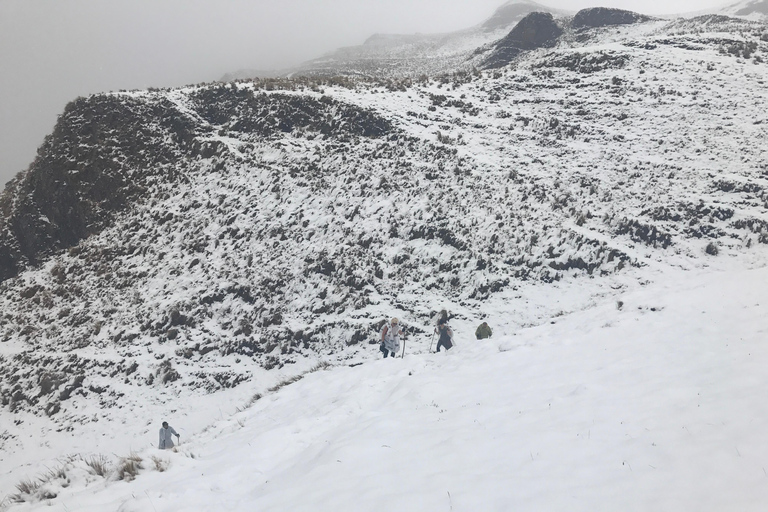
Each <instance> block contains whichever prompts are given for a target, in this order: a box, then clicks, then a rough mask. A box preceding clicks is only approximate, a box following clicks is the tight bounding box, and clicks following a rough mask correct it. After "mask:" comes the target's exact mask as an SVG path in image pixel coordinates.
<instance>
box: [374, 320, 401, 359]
mask: <svg viewBox="0 0 768 512" xmlns="http://www.w3.org/2000/svg"><path fill="white" fill-rule="evenodd" d="M402 334H403V330H402V329H401V328H400V321H399V320H398V319H397V318H393V319H392V321H391V322H390V323H389V324H384V327H383V328H382V329H381V346H380V347H379V350H381V353H382V354H384V359H386V358H387V356H390V357H395V354H397V352H398V351H399V350H400V336H402Z"/></svg>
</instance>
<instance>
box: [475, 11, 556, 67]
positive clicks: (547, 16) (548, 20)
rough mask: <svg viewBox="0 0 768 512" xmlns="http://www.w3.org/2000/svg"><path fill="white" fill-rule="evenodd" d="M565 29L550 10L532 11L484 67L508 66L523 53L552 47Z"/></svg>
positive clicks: (495, 50)
mask: <svg viewBox="0 0 768 512" xmlns="http://www.w3.org/2000/svg"><path fill="white" fill-rule="evenodd" d="M562 33H563V29H562V28H560V26H559V25H558V24H557V23H556V22H555V19H554V17H553V16H552V14H551V13H548V12H532V13H531V14H529V15H528V16H526V17H525V18H523V19H522V20H520V23H518V24H517V25H516V26H515V28H513V29H512V31H511V32H510V33H509V34H507V36H506V37H504V38H503V39H502V40H501V41H499V42H498V43H496V45H495V47H494V50H493V51H492V52H491V54H490V55H489V56H488V58H487V59H486V60H485V62H484V65H483V67H485V68H499V67H502V66H506V65H507V64H509V63H510V62H511V61H512V60H513V59H515V58H516V57H518V56H519V55H520V54H521V53H523V52H525V51H530V50H536V49H538V48H545V47H552V46H554V45H555V43H556V42H557V38H558V37H560V36H561V35H562Z"/></svg>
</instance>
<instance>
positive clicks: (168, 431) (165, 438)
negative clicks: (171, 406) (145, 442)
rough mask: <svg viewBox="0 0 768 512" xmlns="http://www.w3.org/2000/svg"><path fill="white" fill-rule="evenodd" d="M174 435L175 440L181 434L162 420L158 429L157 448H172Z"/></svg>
mask: <svg viewBox="0 0 768 512" xmlns="http://www.w3.org/2000/svg"><path fill="white" fill-rule="evenodd" d="M171 436H176V441H177V442H178V440H179V439H180V437H181V436H179V434H177V433H176V431H175V430H174V429H173V427H172V426H170V425H168V422H167V421H164V422H163V428H161V429H160V445H159V446H158V448H160V449H161V450H167V449H169V448H173V437H171Z"/></svg>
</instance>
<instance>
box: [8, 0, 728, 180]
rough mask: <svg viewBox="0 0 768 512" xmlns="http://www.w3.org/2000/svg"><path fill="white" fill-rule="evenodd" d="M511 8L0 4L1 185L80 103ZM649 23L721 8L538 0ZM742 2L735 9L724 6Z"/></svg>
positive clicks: (121, 0)
mask: <svg viewBox="0 0 768 512" xmlns="http://www.w3.org/2000/svg"><path fill="white" fill-rule="evenodd" d="M503 3H505V0H109V1H106V0H0V185H2V184H4V183H5V182H6V181H8V180H9V179H11V178H12V177H13V176H14V175H15V174H16V173H17V172H19V171H22V170H24V169H26V167H27V166H28V165H29V163H30V162H31V161H32V160H33V158H34V156H35V152H36V149H37V147H38V146H39V145H40V144H41V143H42V140H43V138H44V137H45V135H46V134H48V133H50V132H51V130H52V129H53V126H54V124H55V122H56V116H57V115H58V114H59V113H60V112H61V111H62V110H63V108H64V106H65V105H66V104H67V103H68V102H69V101H71V100H73V99H75V98H76V97H78V96H84V95H87V94H91V93H96V92H103V91H110V90H119V89H136V88H147V87H166V86H179V85H185V84H189V83H197V82H203V81H212V80H216V79H218V78H220V77H221V76H222V75H224V74H225V73H227V72H232V71H237V70H239V69H264V70H267V69H279V68H285V67H289V66H292V65H295V64H298V63H300V62H302V61H305V60H308V59H311V58H313V57H317V56H320V55H322V54H323V53H326V52H329V51H332V50H334V49H335V48H338V47H340V46H349V45H356V44H361V43H362V42H363V41H365V39H366V38H367V37H368V36H370V35H372V34H374V33H415V32H422V33H434V32H447V31H452V30H458V29H462V28H467V27H470V26H472V25H475V24H478V23H480V22H482V21H483V20H484V19H486V18H488V17H489V16H490V15H491V14H493V12H494V10H495V9H496V8H497V7H499V6H500V5H502V4H503ZM540 3H543V4H544V5H548V6H551V7H554V8H560V9H570V10H573V11H576V10H578V9H581V8H584V7H590V6H596V5H601V6H606V7H617V8H622V9H630V10H635V11H639V12H642V13H644V14H673V13H680V12H689V11H695V10H702V9H709V8H713V7H717V6H720V5H722V4H723V3H724V2H723V0H664V1H659V0H643V1H638V0H634V1H633V0H584V1H582V0H541V1H540ZM725 3H726V4H727V3H733V2H725Z"/></svg>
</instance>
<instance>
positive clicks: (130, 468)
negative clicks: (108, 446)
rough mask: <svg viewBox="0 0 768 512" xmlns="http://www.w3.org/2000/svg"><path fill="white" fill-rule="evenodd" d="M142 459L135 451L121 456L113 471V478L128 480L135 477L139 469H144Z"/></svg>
mask: <svg viewBox="0 0 768 512" xmlns="http://www.w3.org/2000/svg"><path fill="white" fill-rule="evenodd" d="M143 461H144V459H142V458H141V457H140V456H139V455H138V454H137V453H135V452H131V454H130V455H129V456H127V457H123V458H121V459H120V462H119V463H118V465H117V469H116V471H115V478H117V479H118V480H126V481H129V482H130V481H131V480H133V479H134V478H136V476H137V475H138V474H139V471H140V470H142V469H144V466H143V464H142V462H143Z"/></svg>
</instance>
